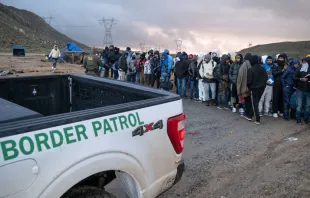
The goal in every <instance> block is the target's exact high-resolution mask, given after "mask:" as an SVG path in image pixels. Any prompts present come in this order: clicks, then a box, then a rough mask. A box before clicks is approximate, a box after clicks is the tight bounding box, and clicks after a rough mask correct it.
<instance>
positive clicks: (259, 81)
mask: <svg viewBox="0 0 310 198" xmlns="http://www.w3.org/2000/svg"><path fill="white" fill-rule="evenodd" d="M250 63H251V65H252V67H251V68H250V69H249V70H248V74H247V86H248V88H249V89H250V91H251V97H252V108H251V107H250V109H251V110H250V114H249V116H248V118H249V119H248V120H252V117H253V111H254V115H255V117H256V121H255V124H257V125H258V124H260V116H259V112H258V103H259V101H260V99H261V97H262V95H263V93H264V90H265V88H266V82H267V80H268V76H267V73H266V70H265V68H264V67H262V66H261V64H260V60H259V58H258V56H256V55H254V56H252V57H251V58H250Z"/></svg>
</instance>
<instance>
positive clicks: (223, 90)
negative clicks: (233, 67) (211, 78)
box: [217, 54, 230, 109]
mask: <svg viewBox="0 0 310 198" xmlns="http://www.w3.org/2000/svg"><path fill="white" fill-rule="evenodd" d="M229 62H230V59H229V56H228V55H226V54H224V55H223V56H222V57H221V63H220V65H219V67H218V70H217V78H218V79H219V82H220V84H219V89H220V104H219V106H218V109H224V108H225V109H229V108H228V104H227V102H228V101H227V102H226V101H225V99H226V98H227V95H228V94H227V89H228V88H229V86H228V84H229V69H230V64H229Z"/></svg>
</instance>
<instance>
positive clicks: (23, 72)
mask: <svg viewBox="0 0 310 198" xmlns="http://www.w3.org/2000/svg"><path fill="white" fill-rule="evenodd" d="M41 59H44V56H43V54H26V56H25V57H16V56H12V54H9V53H0V71H1V72H2V71H9V72H10V74H9V75H6V76H8V77H9V76H34V75H49V74H65V73H84V69H83V68H82V67H81V65H75V64H68V63H61V64H60V63H57V69H56V70H55V72H53V70H52V63H51V62H42V61H41ZM1 72H0V73H1ZM0 77H1V76H0Z"/></svg>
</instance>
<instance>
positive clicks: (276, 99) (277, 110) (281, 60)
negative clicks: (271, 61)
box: [272, 54, 287, 118]
mask: <svg viewBox="0 0 310 198" xmlns="http://www.w3.org/2000/svg"><path fill="white" fill-rule="evenodd" d="M286 61H287V55H286V54H280V55H279V56H278V59H277V64H278V65H273V67H272V75H273V77H274V79H275V82H274V86H273V94H272V111H273V117H274V118H278V117H279V115H280V116H282V115H283V106H284V105H283V88H282V85H281V76H282V73H283V71H284V70H285V68H286V67H287V64H286Z"/></svg>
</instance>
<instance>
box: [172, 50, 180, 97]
mask: <svg viewBox="0 0 310 198" xmlns="http://www.w3.org/2000/svg"><path fill="white" fill-rule="evenodd" d="M181 59H182V52H178V53H177V54H176V57H175V59H174V63H173V67H172V70H173V75H174V86H175V88H176V89H175V93H176V94H178V93H179V91H178V80H177V79H178V78H177V74H176V65H177V62H179V61H181Z"/></svg>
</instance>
